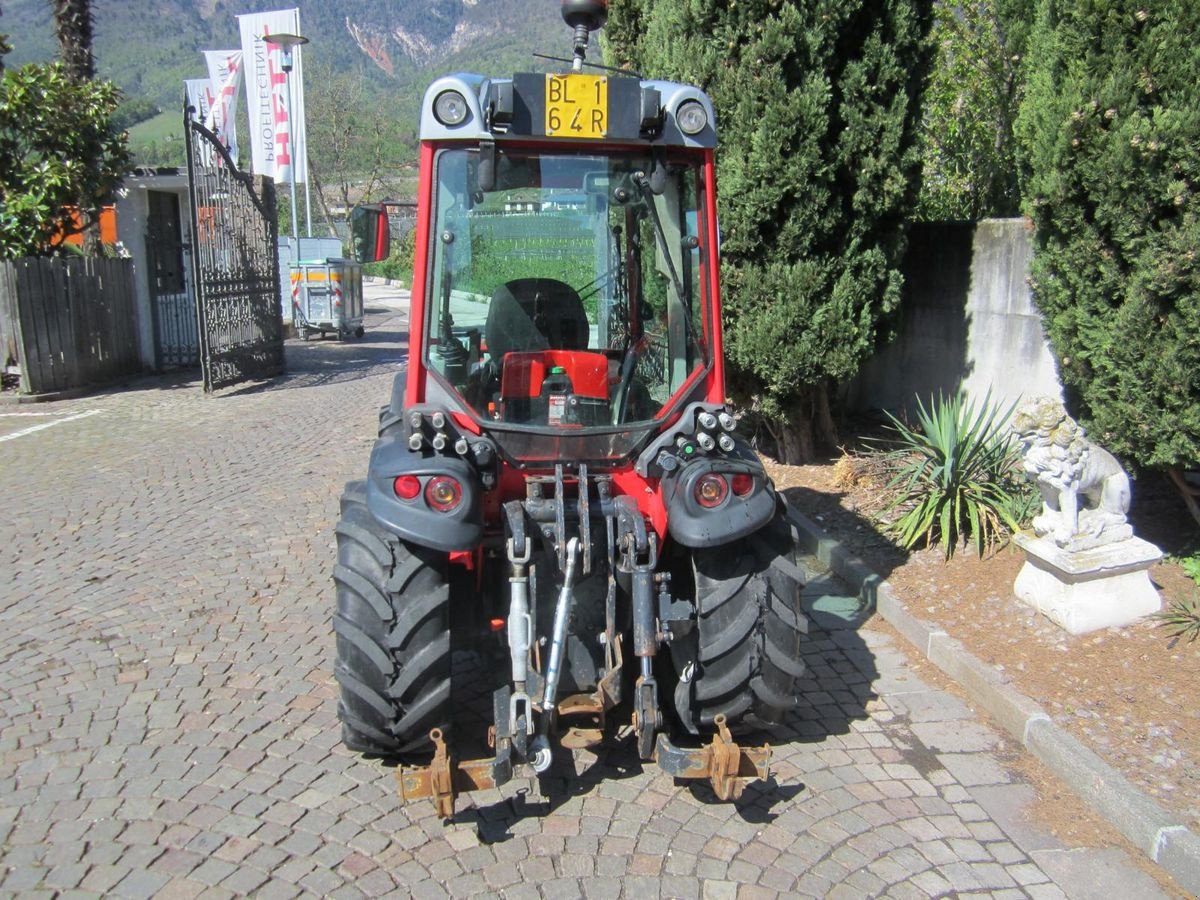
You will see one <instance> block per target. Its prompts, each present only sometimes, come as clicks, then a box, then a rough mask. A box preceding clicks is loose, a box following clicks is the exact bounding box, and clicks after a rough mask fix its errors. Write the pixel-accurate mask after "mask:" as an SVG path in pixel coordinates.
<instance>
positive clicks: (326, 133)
mask: <svg viewBox="0 0 1200 900" xmlns="http://www.w3.org/2000/svg"><path fill="white" fill-rule="evenodd" d="M306 77H307V81H308V84H309V87H308V90H307V93H306V97H305V116H306V119H307V123H308V141H309V146H310V148H312V149H311V160H310V166H311V168H312V169H313V171H314V173H315V175H314V178H315V179H319V181H320V183H321V186H322V189H323V192H325V193H329V194H332V195H334V196H336V197H337V199H338V201H339V203H340V204H341V206H342V207H343V208H344V209H345V210H346V215H347V216H348V215H349V210H350V208H351V207H353V206H354V204H355V203H357V202H358V201H359V200H360V199H363V198H380V197H382V196H384V195H386V194H388V193H390V192H391V191H392V190H393V188H394V183H395V180H396V178H397V177H398V175H399V173H400V171H401V165H402V160H407V159H410V158H412V157H413V156H415V153H416V150H415V145H416V134H415V131H414V130H413V129H412V127H411V124H410V123H409V122H408V121H405V120H404V119H401V118H399V117H396V116H391V115H380V114H379V100H378V98H377V97H375V96H373V92H372V90H371V86H370V84H369V83H368V82H367V79H366V77H365V76H364V75H363V73H362V72H361V71H354V70H345V69H343V70H340V71H339V70H334V69H332V68H329V67H328V66H326V65H324V64H322V63H317V64H315V65H313V66H312V67H310V69H309V70H308V72H307V75H306ZM402 129H406V130H405V131H402Z"/></svg>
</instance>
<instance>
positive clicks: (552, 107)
mask: <svg viewBox="0 0 1200 900" xmlns="http://www.w3.org/2000/svg"><path fill="white" fill-rule="evenodd" d="M607 134H608V79H607V78H606V77H604V76H603V75H576V74H571V75H547V76H546V136H547V137H573V138H591V139H597V138H602V137H605V136H606V135H607Z"/></svg>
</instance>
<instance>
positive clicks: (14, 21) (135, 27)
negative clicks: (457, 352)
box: [0, 0, 570, 134]
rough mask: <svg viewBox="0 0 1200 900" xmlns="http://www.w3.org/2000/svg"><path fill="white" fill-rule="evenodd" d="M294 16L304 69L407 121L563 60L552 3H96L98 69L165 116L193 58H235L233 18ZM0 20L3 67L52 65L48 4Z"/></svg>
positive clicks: (196, 65)
mask: <svg viewBox="0 0 1200 900" xmlns="http://www.w3.org/2000/svg"><path fill="white" fill-rule="evenodd" d="M293 7H298V8H299V9H300V24H301V30H302V31H303V32H304V34H305V35H306V36H307V37H308V38H310V40H311V41H312V43H311V44H309V45H308V46H307V47H305V48H304V54H305V56H304V61H305V66H306V67H309V66H311V67H312V69H313V70H322V71H333V72H346V71H352V72H359V73H361V74H362V77H363V78H364V79H365V80H366V81H367V83H368V85H369V91H368V93H369V94H370V95H371V96H372V98H373V99H374V100H376V101H386V100H387V99H389V98H391V99H392V100H393V103H392V104H391V105H392V106H393V108H395V105H394V101H395V98H397V97H398V96H401V97H403V98H405V100H406V101H407V102H405V103H404V104H403V106H404V107H405V108H407V109H409V110H411V109H414V108H415V102H416V100H415V98H413V99H409V98H411V97H412V96H413V95H414V94H415V95H417V96H419V94H420V92H421V90H422V89H423V85H424V84H426V83H427V82H428V81H430V80H431V79H432V78H433V77H435V76H436V75H440V74H444V73H446V72H452V71H463V70H471V71H480V72H496V73H510V72H512V71H514V70H522V69H531V68H541V65H540V64H538V62H539V61H538V60H536V59H534V58H533V56H532V54H533V53H535V52H541V53H549V54H553V55H558V56H569V55H570V31H569V29H568V28H567V27H566V25H564V24H563V21H562V18H561V16H560V14H559V4H558V3H557V2H555V0H533V2H526V0H339V2H337V3H329V2H326V0H277V2H270V0H267V2H265V3H264V2H259V3H246V2H233V0H97V2H94V3H93V4H92V9H93V13H94V16H95V54H96V62H97V69H98V72H99V74H100V75H101V77H104V78H108V79H110V80H112V81H114V82H115V83H116V84H118V85H119V86H120V87H121V88H122V90H124V92H125V94H126V97H127V98H128V99H129V100H130V101H131V102H133V101H142V105H143V106H144V105H146V104H145V101H150V102H151V103H153V104H155V105H157V106H158V107H159V108H161V109H162V110H164V113H166V112H170V113H172V114H173V113H174V112H175V111H176V110H178V109H179V107H180V103H181V97H182V93H183V80H184V79H185V78H198V77H203V75H204V73H205V69H204V60H203V57H202V55H201V51H203V50H221V49H229V48H235V47H237V46H238V43H239V40H238V28H237V20H236V18H235V16H236V15H238V14H243V13H249V12H257V11H262V10H264V9H290V8H293ZM0 9H2V11H3V16H2V17H0V32H6V33H8V34H9V36H10V39H11V43H12V45H13V52H12V54H11V55H10V56H9V57H7V60H6V61H7V64H8V65H20V64H21V63H24V62H34V61H43V60H47V59H50V58H53V57H54V55H55V53H56V49H57V48H56V45H55V42H54V37H53V28H52V23H51V17H50V4H49V3H48V2H47V0H8V2H5V3H3V4H0ZM313 87H314V86H313V85H306V91H311V90H312V89H313ZM135 134H136V132H135Z"/></svg>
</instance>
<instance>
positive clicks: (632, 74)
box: [533, 53, 645, 79]
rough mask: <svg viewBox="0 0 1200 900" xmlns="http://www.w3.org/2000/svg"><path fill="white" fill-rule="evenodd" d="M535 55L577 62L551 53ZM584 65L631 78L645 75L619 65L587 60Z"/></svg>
mask: <svg viewBox="0 0 1200 900" xmlns="http://www.w3.org/2000/svg"><path fill="white" fill-rule="evenodd" d="M533 55H534V56H535V57H537V58H538V59H548V60H550V61H551V62H560V63H574V62H575V61H574V60H573V59H567V58H566V57H565V56H550V55H549V54H546V53H534V54H533ZM584 65H585V66H587V68H589V69H601V70H603V71H605V72H616V73H617V74H618V75H628V76H629V77H630V78H638V79H641V78H644V77H645V76H644V75H642V73H641V72H634V71H632V70H630V69H621V68H618V67H617V66H602V65H601V64H600V63H594V62H586V61H585V62H584Z"/></svg>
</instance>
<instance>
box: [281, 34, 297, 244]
mask: <svg viewBox="0 0 1200 900" xmlns="http://www.w3.org/2000/svg"><path fill="white" fill-rule="evenodd" d="M288 53H289V54H290V53H291V50H290V49H289V50H288ZM283 77H284V78H285V79H286V80H287V95H288V140H289V141H291V143H292V153H291V159H292V162H291V165H289V166H288V181H289V182H290V183H291V192H292V203H291V205H292V240H294V241H295V242H296V245H297V246H298V245H299V243H300V222H299V220H298V218H297V216H296V116H295V113H294V111H293V106H292V67H291V66H288V67H287V69H286V71H285V72H284V76H283ZM298 252H299V251H298V250H297V247H296V246H293V247H292V258H293V259H296V257H297V255H298Z"/></svg>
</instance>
